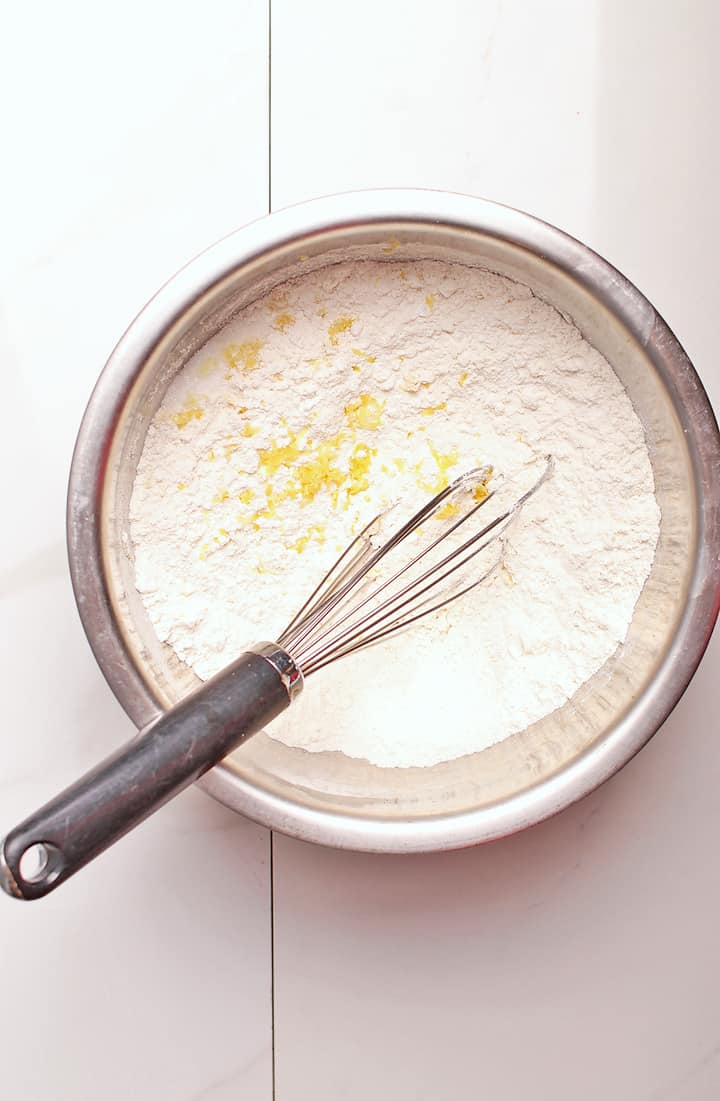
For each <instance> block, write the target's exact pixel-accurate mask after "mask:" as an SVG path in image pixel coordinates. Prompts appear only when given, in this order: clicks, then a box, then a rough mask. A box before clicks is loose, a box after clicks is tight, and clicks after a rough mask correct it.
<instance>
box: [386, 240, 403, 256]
mask: <svg viewBox="0 0 720 1101" xmlns="http://www.w3.org/2000/svg"><path fill="white" fill-rule="evenodd" d="M396 248H400V242H399V241H398V239H397V237H391V238H390V240H389V241H388V243H387V244H386V245H384V246H383V252H388V253H389V252H394V251H395V249H396Z"/></svg>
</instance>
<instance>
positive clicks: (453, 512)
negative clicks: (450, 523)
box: [435, 501, 460, 520]
mask: <svg viewBox="0 0 720 1101" xmlns="http://www.w3.org/2000/svg"><path fill="white" fill-rule="evenodd" d="M459 513H460V507H459V505H456V504H455V502H454V501H448V503H447V504H446V505H443V507H442V508H441V509H440V511H439V512H436V513H435V519H436V520H451V519H452V517H453V516H457V515H459Z"/></svg>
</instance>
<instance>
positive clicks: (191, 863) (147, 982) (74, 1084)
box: [0, 0, 272, 1101]
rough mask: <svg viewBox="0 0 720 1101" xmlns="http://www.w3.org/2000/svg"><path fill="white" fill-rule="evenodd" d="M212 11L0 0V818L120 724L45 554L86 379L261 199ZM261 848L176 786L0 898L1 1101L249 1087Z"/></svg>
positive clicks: (241, 1091)
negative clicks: (169, 282) (22, 899)
mask: <svg viewBox="0 0 720 1101" xmlns="http://www.w3.org/2000/svg"><path fill="white" fill-rule="evenodd" d="M211 7H212V8H213V11H212V12H210V11H209V10H208V11H206V12H205V14H204V16H203V17H202V18H201V16H200V9H199V8H198V7H197V5H193V4H189V3H184V4H173V5H172V6H171V5H167V4H160V5H156V6H153V5H150V4H141V3H131V4H124V5H122V7H118V8H117V9H116V10H115V9H113V10H112V11H110V10H109V9H107V8H106V7H105V6H103V5H99V6H98V5H91V4H89V3H84V2H78V0H75V2H71V3H63V4H60V5H55V4H51V3H41V4H39V5H38V4H36V5H20V4H16V5H13V6H12V8H11V9H10V8H8V7H7V6H6V7H5V8H4V9H3V30H2V45H1V46H0V50H2V55H3V56H2V63H1V64H0V100H1V101H2V104H3V112H4V117H5V120H6V123H4V125H3V153H4V157H3V160H4V165H3V170H2V177H1V179H0V189H1V191H2V203H0V209H1V214H0V217H1V218H2V230H1V232H0V239H1V243H0V293H1V295H2V314H1V316H0V354H1V355H2V412H3V416H2V434H1V436H0V456H1V458H2V462H1V463H0V478H1V495H0V500H2V513H3V523H2V533H3V534H2V539H1V540H0V601H1V602H0V616H1V617H2V627H1V629H0V647H2V664H1V665H0V668H2V686H3V705H4V706H3V723H2V734H1V735H0V738H1V747H2V752H1V755H0V831H3V832H4V831H5V830H6V829H8V828H9V827H10V826H11V825H12V824H13V823H14V822H15V821H17V820H18V819H19V818H20V817H21V816H22V815H24V814H25V813H27V812H28V811H29V810H31V809H33V807H35V806H37V805H38V804H39V803H40V802H41V801H42V800H44V799H45V798H47V797H49V796H50V795H52V794H54V793H55V791H57V790H59V788H60V787H62V786H64V784H66V783H67V782H69V781H70V780H72V779H74V778H75V776H77V775H79V774H80V772H81V771H83V770H84V769H86V768H88V767H89V766H90V765H91V764H92V763H94V761H95V760H96V759H97V758H98V757H99V756H100V755H102V754H103V753H105V752H109V750H110V749H111V748H113V747H114V746H116V745H118V744H120V742H121V741H123V740H125V739H126V738H128V737H129V736H130V735H131V733H132V728H131V725H130V723H129V721H128V720H127V718H126V717H125V716H124V714H123V713H122V712H121V711H120V708H119V707H118V705H117V704H116V703H115V700H114V699H113V697H112V696H111V693H110V690H109V689H108V688H107V685H106V684H105V682H104V680H103V678H102V676H101V674H100V672H99V671H98V668H97V666H96V664H95V662H94V660H93V658H92V655H91V654H90V650H89V647H88V646H87V643H86V641H85V638H84V636H83V633H82V629H81V626H80V622H79V620H78V616H77V613H76V611H75V607H74V601H73V598H72V593H71V590H70V582H69V579H68V574H67V566H66V558H65V547H64V540H65V532H64V521H65V517H64V509H65V486H66V480H67V473H68V468H69V463H70V456H71V453H72V446H73V443H74V439H75V435H76V432H77V428H78V424H79V421H80V417H81V416H82V412H83V408H84V406H85V402H86V401H87V398H88V397H89V394H90V390H91V388H92V386H93V384H94V381H95V379H96V377H97V375H98V372H99V371H100V369H101V367H102V365H103V363H104V361H105V359H106V357H107V355H108V354H109V352H110V351H111V349H112V346H113V344H114V342H115V340H116V339H117V338H118V337H119V335H120V334H121V333H122V331H123V329H124V328H125V326H126V325H127V324H128V323H129V321H130V320H131V319H132V317H133V315H134V313H135V312H136V311H137V310H138V309H139V308H140V307H141V306H142V305H143V304H144V302H145V301H146V300H147V298H148V297H149V296H150V295H151V294H152V293H153V292H154V291H155V290H156V289H157V287H158V286H159V285H160V284H161V283H162V282H164V281H165V279H166V278H167V277H168V276H169V275H171V274H172V273H173V271H175V270H176V269H177V268H178V267H179V266H180V265H181V264H182V263H184V262H185V260H187V259H188V258H189V257H191V256H192V255H193V254H194V253H196V252H198V251H199V250H200V249H201V248H203V247H204V246H205V245H206V244H208V243H210V242H212V241H213V240H214V239H216V238H217V237H219V236H220V235H222V234H223V233H225V232H227V231H228V230H230V229H232V228H233V227H234V226H235V225H236V224H238V223H239V222H240V223H242V222H243V221H248V220H249V219H251V218H255V217H258V216H260V215H262V214H264V213H265V212H266V211H267V196H268V190H267V149H268V126H267V117H268V116H267V75H268V64H267V57H268V51H267V25H268V24H267V6H266V4H265V3H264V2H259V3H251V4H245V5H242V6H240V7H238V5H237V4H234V3H222V4H217V3H216V4H214V5H211ZM248 105H250V106H249V107H248ZM269 853H270V844H269V834H268V832H267V831H266V830H263V829H260V828H258V827H256V826H254V825H252V824H250V823H248V822H245V821H243V820H241V819H240V818H238V817H237V816H236V815H234V814H232V813H231V812H230V811H227V810H226V809H225V808H223V807H220V806H219V805H217V804H215V803H214V802H212V801H211V800H210V799H208V798H207V797H206V796H205V795H203V794H202V793H201V792H199V791H191V792H188V793H186V794H185V795H184V796H183V797H182V798H180V799H178V800H177V802H175V803H173V804H171V805H169V806H168V807H167V808H165V809H164V810H163V811H162V812H161V813H159V814H158V815H157V816H156V817H155V818H153V819H151V820H150V821H148V822H147V823H146V824H144V825H143V826H142V827H141V828H140V829H138V831H137V832H136V833H134V834H132V835H131V836H129V837H128V838H127V839H125V841H123V843H122V844H120V845H118V846H117V847H116V848H115V849H113V850H112V851H111V852H109V853H107V854H106V856H105V858H104V859H102V860H99V861H97V862H96V863H95V864H94V865H93V866H92V867H89V868H88V869H87V870H86V871H85V872H84V873H83V875H80V876H78V877H77V878H76V879H75V880H73V881H72V882H70V883H68V884H67V885H66V888H65V890H62V891H58V892H57V893H56V894H54V895H52V896H51V897H50V898H48V899H47V900H46V901H45V902H44V903H43V904H39V905H30V906H28V905H24V904H23V905H21V904H19V903H18V904H14V903H13V902H11V901H10V900H9V899H7V898H5V896H3V897H2V898H0V981H1V982H2V988H3V989H2V995H1V996H0V1037H2V1041H1V1042H2V1051H3V1060H2V1062H3V1069H2V1075H1V1076H0V1096H1V1097H2V1098H3V1099H5V1098H7V1099H8V1101H9V1099H10V1098H16V1099H17V1101H128V1099H129V1098H133V1099H134V1101H150V1099H153V1101H158V1099H165V1098H167V1099H168V1101H170V1099H172V1101H192V1099H196V1098H208V1099H210V1101H229V1099H231V1098H236V1097H241V1096H242V1097H247V1098H252V1099H254V1098H258V1099H260V1098H262V1099H264V1098H269V1097H270V1096H271V1091H272V1052H271V1047H272V1045H271V1039H272V1031H271V1027H272V1021H271V960H270V881H269Z"/></svg>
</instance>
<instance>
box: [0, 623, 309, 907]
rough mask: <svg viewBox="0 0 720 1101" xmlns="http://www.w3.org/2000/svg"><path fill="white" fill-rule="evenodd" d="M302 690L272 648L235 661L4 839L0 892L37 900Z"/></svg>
mask: <svg viewBox="0 0 720 1101" xmlns="http://www.w3.org/2000/svg"><path fill="white" fill-rule="evenodd" d="M301 687H302V676H301V674H300V672H299V670H298V669H297V667H296V666H295V664H294V662H293V661H292V658H290V656H289V655H288V654H287V653H285V651H284V650H281V649H280V648H279V647H277V646H275V645H274V644H272V643H270V644H263V645H261V646H258V647H255V648H254V649H253V650H252V651H248V652H247V653H245V654H243V655H242V656H241V657H240V658H239V659H238V660H237V661H236V662H234V663H233V664H232V665H230V666H229V667H228V668H227V669H224V670H223V671H222V672H221V673H219V674H218V675H217V676H216V677H213V678H212V679H211V680H209V681H207V682H206V683H205V684H203V685H201V686H200V687H199V688H198V689H196V691H194V692H192V693H191V694H190V695H189V696H187V697H186V698H185V699H184V700H182V701H181V702H180V703H179V704H178V705H177V706H176V707H174V708H172V710H170V711H168V712H166V713H165V714H164V715H161V716H160V717H159V718H158V719H156V720H155V721H154V722H152V723H150V724H149V725H148V726H146V727H145V728H144V729H143V730H141V731H140V733H139V734H138V736H137V737H136V738H134V739H133V740H132V741H131V742H129V743H127V744H126V745H124V746H122V747H121V748H120V749H118V750H117V751H116V752H115V753H113V754H111V756H109V757H107V758H106V759H105V760H104V761H102V762H101V763H100V764H99V765H97V766H96V767H95V768H94V769H92V770H91V771H90V772H88V773H86V775H85V776H83V777H82V778H81V779H80V780H78V781H76V783H74V784H72V785H71V786H70V787H68V788H66V789H65V791H63V792H62V793H61V794H60V795H58V796H56V797H55V798H54V799H52V800H51V801H50V802H49V803H46V804H45V806H44V807H41V808H40V810H38V811H36V812H35V814H32V815H30V817H29V818H26V819H25V821H24V822H22V823H21V824H20V825H19V826H17V827H16V828H15V829H14V830H12V831H11V832H10V833H9V834H8V835H7V837H6V838H5V840H4V841H3V842H2V844H0V886H2V888H3V889H4V890H5V891H6V892H7V893H8V894H9V895H12V896H13V897H15V898H21V899H35V898H41V897H42V896H43V895H46V894H48V893H49V892H50V891H52V890H54V889H55V887H58V886H59V885H60V884H61V883H64V882H65V880H66V879H69V878H70V876H71V875H74V874H75V872H77V871H79V869H80V868H82V867H83V866H84V865H85V864H87V863H88V862H89V861H90V860H92V859H93V858H94V857H96V856H98V855H99V853H101V852H103V851H104V850H105V849H107V848H109V846H110V845H112V844H113V843H114V842H115V841H117V840H118V839H119V838H120V837H122V836H123V834H125V833H128V831H129V830H131V829H133V828H134V827H135V826H137V825H139V823H140V822H142V821H143V820H144V819H145V818H147V817H148V816H149V815H150V814H152V813H153V812H154V811H156V810H158V809H159V808H160V807H161V806H163V804H164V803H166V802H168V800H169V799H172V798H173V796H175V795H177V794H178V793H179V792H180V791H182V790H183V788H186V787H188V786H189V785H190V784H191V783H192V782H193V781H194V780H197V779H198V777H199V776H202V774H203V773H204V772H206V771H207V770H208V769H209V768H212V766H213V765H215V764H217V763H218V762H219V761H221V760H222V759H223V757H225V756H227V754H228V753H230V752H231V751H232V750H233V749H235V748H237V746H239V745H240V744H241V743H242V742H244V741H245V740H246V739H247V738H249V737H250V736H251V735H252V734H255V733H257V731H258V730H260V729H262V727H263V726H265V725H267V723H269V722H270V721H271V720H272V719H274V718H275V717H276V716H277V715H279V714H280V712H281V711H284V710H285V708H286V707H287V706H288V705H289V703H290V701H291V699H292V698H293V696H294V695H295V694H296V693H297V692H298V691H299V690H300V688H301Z"/></svg>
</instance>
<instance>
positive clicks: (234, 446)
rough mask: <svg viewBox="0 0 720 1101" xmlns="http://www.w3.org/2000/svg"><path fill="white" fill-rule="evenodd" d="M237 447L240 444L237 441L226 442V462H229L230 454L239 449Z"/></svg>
mask: <svg viewBox="0 0 720 1101" xmlns="http://www.w3.org/2000/svg"><path fill="white" fill-rule="evenodd" d="M237 449H238V445H237V444H236V443H226V444H225V462H228V460H229V459H230V456H231V455H234V454H235V452H236V451H237Z"/></svg>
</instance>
